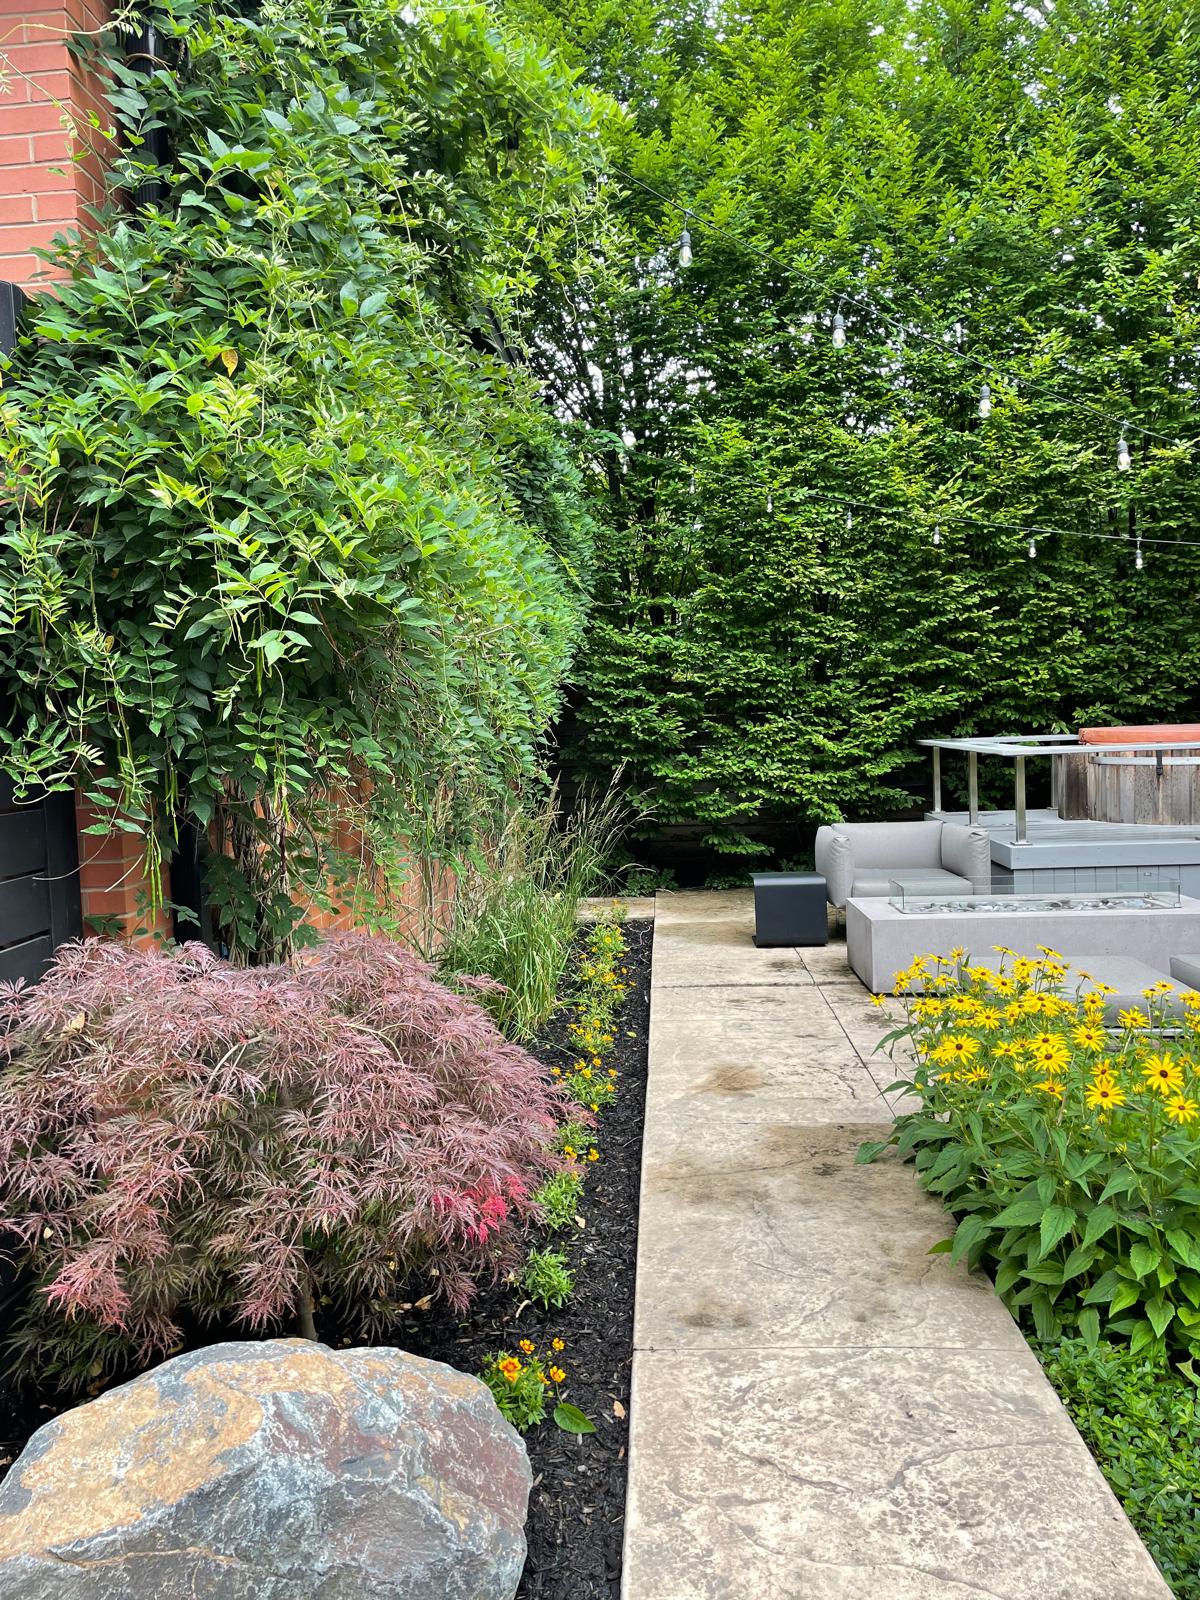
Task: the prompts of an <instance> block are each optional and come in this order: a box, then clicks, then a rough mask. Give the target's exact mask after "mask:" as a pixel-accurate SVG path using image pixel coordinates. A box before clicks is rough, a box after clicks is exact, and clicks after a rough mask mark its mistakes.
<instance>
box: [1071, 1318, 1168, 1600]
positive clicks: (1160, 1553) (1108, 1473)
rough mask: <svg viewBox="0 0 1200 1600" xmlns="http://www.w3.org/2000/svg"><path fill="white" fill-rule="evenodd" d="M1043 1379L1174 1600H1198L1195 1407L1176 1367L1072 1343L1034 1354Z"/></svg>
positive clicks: (1110, 1348)
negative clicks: (1042, 1368) (1060, 1401)
mask: <svg viewBox="0 0 1200 1600" xmlns="http://www.w3.org/2000/svg"><path fill="white" fill-rule="evenodd" d="M1040 1354H1041V1358H1042V1362H1043V1365H1044V1366H1045V1369H1046V1376H1047V1377H1048V1378H1049V1379H1050V1381H1051V1383H1053V1385H1054V1387H1055V1388H1056V1389H1057V1390H1058V1392H1059V1394H1060V1395H1061V1396H1062V1398H1063V1402H1064V1403H1065V1405H1066V1407H1067V1410H1068V1411H1069V1412H1070V1413H1071V1418H1072V1421H1073V1422H1074V1423H1075V1426H1076V1427H1077V1428H1078V1429H1079V1431H1080V1433H1081V1434H1082V1435H1083V1437H1084V1439H1085V1440H1086V1441H1087V1444H1088V1448H1089V1449H1090V1450H1091V1452H1092V1454H1093V1455H1094V1456H1095V1458H1096V1460H1097V1462H1098V1463H1099V1465H1100V1468H1101V1470H1102V1471H1103V1473H1104V1476H1105V1477H1106V1478H1107V1479H1108V1481H1109V1483H1110V1484H1111V1485H1112V1487H1113V1490H1114V1491H1115V1493H1116V1495H1117V1497H1118V1499H1119V1500H1120V1501H1121V1504H1122V1505H1123V1506H1124V1507H1125V1510H1126V1512H1127V1513H1128V1515H1129V1519H1130V1521H1131V1522H1132V1523H1133V1525H1134V1527H1135V1528H1136V1529H1137V1531H1138V1533H1139V1534H1141V1536H1142V1538H1143V1540H1144V1541H1145V1543H1146V1546H1147V1548H1148V1549H1149V1551H1150V1554H1151V1555H1152V1556H1153V1557H1154V1559H1155V1561H1156V1562H1157V1564H1158V1566H1159V1569H1160V1570H1161V1572H1162V1574H1163V1576H1164V1577H1165V1578H1166V1580H1167V1582H1168V1583H1169V1584H1170V1585H1171V1588H1172V1589H1173V1590H1174V1591H1175V1594H1176V1595H1177V1596H1178V1597H1179V1600H1200V1463H1198V1460H1197V1455H1196V1439H1197V1430H1198V1429H1200V1409H1198V1407H1197V1394H1196V1379H1195V1377H1194V1375H1192V1372H1191V1368H1190V1367H1188V1368H1187V1369H1185V1370H1182V1371H1181V1370H1180V1369H1178V1368H1172V1367H1169V1366H1166V1365H1164V1364H1163V1363H1162V1362H1161V1361H1156V1360H1151V1359H1148V1358H1147V1357H1146V1356H1145V1355H1141V1356H1135V1355H1132V1354H1131V1353H1130V1352H1129V1350H1128V1349H1124V1348H1115V1347H1113V1346H1112V1345H1109V1344H1101V1345H1099V1346H1098V1347H1096V1348H1095V1349H1090V1350H1089V1349H1088V1348H1087V1346H1086V1345H1084V1344H1083V1343H1082V1341H1080V1340H1078V1339H1068V1340H1064V1341H1063V1342H1062V1343H1061V1344H1058V1345H1055V1346H1051V1347H1049V1348H1047V1349H1044V1350H1042V1351H1041V1352H1040Z"/></svg>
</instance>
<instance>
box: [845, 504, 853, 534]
mask: <svg viewBox="0 0 1200 1600" xmlns="http://www.w3.org/2000/svg"><path fill="white" fill-rule="evenodd" d="M853 526H854V513H853V511H851V510H850V509H849V508H847V510H846V532H847V533H849V532H850V529H851V528H852V527H853Z"/></svg>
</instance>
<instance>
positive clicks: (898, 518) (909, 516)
mask: <svg viewBox="0 0 1200 1600" xmlns="http://www.w3.org/2000/svg"><path fill="white" fill-rule="evenodd" d="M796 492H797V493H798V494H799V495H801V496H803V498H804V499H806V500H819V501H821V502H822V503H824V504H827V505H833V506H845V507H849V508H851V509H852V510H853V511H856V512H859V513H869V514H870V515H871V516H876V517H883V518H884V519H885V520H887V521H889V522H911V521H913V520H914V519H915V513H914V512H912V511H910V510H909V509H908V508H906V507H897V506H884V505H879V504H877V503H876V502H874V501H871V500H859V499H857V498H850V497H849V496H847V495H844V494H830V493H828V492H826V491H825V490H823V489H809V488H800V489H798V490H797V491H796ZM939 516H940V518H941V526H943V527H944V526H945V525H946V524H947V523H949V524H951V525H953V526H955V527H970V528H985V529H987V530H988V531H989V532H991V533H1015V534H1019V535H1020V537H1021V538H1022V539H1028V538H1030V537H1031V536H1032V537H1034V538H1036V537H1037V535H1039V534H1040V535H1041V536H1042V537H1043V538H1046V539H1049V538H1061V539H1099V540H1101V541H1102V542H1103V543H1105V544H1121V545H1125V546H1128V544H1129V535H1128V534H1127V533H1101V532H1100V531H1099V530H1097V529H1094V528H1060V527H1058V526H1056V525H1052V524H1050V523H1038V524H1036V525H1035V526H1034V527H1032V528H1031V527H1030V526H1029V524H1028V523H1026V522H1006V521H1004V520H1002V519H1001V518H999V517H978V516H972V515H971V513H970V512H966V511H942V512H940V513H939ZM1137 538H1138V540H1139V541H1140V543H1142V544H1143V545H1146V546H1150V545H1156V546H1159V547H1161V548H1165V549H1168V550H1200V539H1160V538H1156V537H1154V536H1153V535H1150V534H1139V535H1137Z"/></svg>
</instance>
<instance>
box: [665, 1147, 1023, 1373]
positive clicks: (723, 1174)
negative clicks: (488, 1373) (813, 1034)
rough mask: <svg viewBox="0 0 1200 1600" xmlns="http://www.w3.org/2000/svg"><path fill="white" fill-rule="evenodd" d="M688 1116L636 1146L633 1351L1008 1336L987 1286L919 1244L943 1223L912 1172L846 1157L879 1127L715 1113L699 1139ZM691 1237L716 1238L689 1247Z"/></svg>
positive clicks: (886, 1159)
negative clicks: (703, 1248) (640, 1153)
mask: <svg viewBox="0 0 1200 1600" xmlns="http://www.w3.org/2000/svg"><path fill="white" fill-rule="evenodd" d="M699 1120H700V1119H699V1118H697V1117H696V1116H693V1117H692V1118H691V1119H690V1129H689V1125H688V1123H687V1122H686V1121H683V1120H681V1122H680V1124H679V1126H678V1127H673V1128H672V1129H671V1130H670V1131H669V1132H667V1131H656V1134H655V1137H654V1140H653V1142H652V1144H651V1145H650V1146H648V1148H647V1151H646V1156H645V1163H644V1167H643V1172H642V1222H641V1232H640V1238H639V1271H642V1272H644V1273H645V1274H646V1278H647V1282H648V1283H651V1284H653V1286H654V1287H653V1293H647V1294H644V1295H639V1296H638V1300H637V1312H636V1317H637V1322H636V1330H635V1343H636V1346H637V1348H638V1349H639V1350H642V1349H647V1350H653V1349H703V1348H710V1347H711V1346H712V1345H713V1344H714V1343H719V1344H720V1345H721V1347H722V1348H723V1349H728V1350H733V1349H754V1348H765V1349H772V1348H779V1349H783V1348H790V1347H792V1346H795V1345H843V1344H844V1345H866V1346H870V1345H884V1346H899V1345H908V1346H913V1347H917V1348H920V1347H923V1346H928V1345H954V1346H957V1347H959V1348H963V1349H977V1350H982V1349H986V1348H994V1349H1007V1348H1011V1342H1012V1331H1013V1330H1012V1321H1011V1318H1010V1317H1009V1314H1008V1312H1007V1311H1006V1310H1005V1308H1004V1306H1003V1304H1002V1303H1001V1302H1000V1301H999V1300H998V1299H997V1298H996V1295H995V1294H994V1292H993V1290H992V1285H991V1282H990V1281H989V1280H988V1279H987V1278H986V1277H985V1276H983V1275H982V1274H980V1273H970V1272H968V1271H967V1269H966V1267H965V1266H959V1267H951V1266H950V1265H949V1264H948V1263H947V1261H946V1258H945V1257H944V1256H942V1255H937V1256H931V1255H930V1254H929V1250H930V1248H931V1246H933V1245H935V1244H936V1243H937V1242H938V1240H939V1239H944V1238H945V1237H946V1235H947V1233H949V1232H951V1231H953V1230H952V1226H951V1225H950V1224H949V1223H948V1219H947V1217H946V1213H945V1212H944V1211H943V1209H942V1207H941V1206H940V1205H939V1204H938V1203H937V1201H935V1200H933V1199H932V1198H930V1197H929V1196H928V1195H925V1194H923V1193H921V1191H920V1190H917V1189H916V1185H915V1183H914V1181H913V1174H912V1168H911V1167H909V1166H906V1165H905V1164H904V1163H902V1162H901V1161H900V1160H899V1159H898V1158H897V1157H896V1156H895V1155H894V1154H893V1153H892V1152H888V1153H887V1154H886V1155H884V1156H882V1157H881V1158H880V1159H879V1160H878V1161H877V1162H874V1163H873V1164H872V1165H870V1166H856V1165H855V1156H856V1154H857V1151H858V1148H859V1145H860V1144H861V1143H862V1142H863V1140H864V1139H877V1138H879V1136H880V1129H879V1126H878V1124H871V1123H866V1124H860V1125H857V1126H845V1125H839V1124H833V1125H830V1126H827V1127H823V1128H815V1129H814V1128H812V1127H807V1128H806V1127H803V1126H796V1125H795V1124H794V1123H793V1122H762V1123H740V1124H738V1125H737V1126H731V1125H730V1124H729V1122H728V1120H727V1119H723V1120H722V1126H721V1132H720V1135H719V1136H718V1135H706V1134H704V1133H703V1131H702V1133H701V1136H700V1137H699V1138H698V1137H697V1136H696V1128H697V1123H698V1121H699ZM914 1190H916V1192H915V1193H914ZM694 1239H707V1240H709V1241H714V1247H713V1248H710V1249H709V1250H708V1251H707V1252H705V1253H704V1255H703V1256H702V1257H700V1256H698V1254H697V1252H695V1251H694V1250H692V1249H691V1248H690V1246H691V1242H692V1241H693V1240H694ZM715 1241H719V1247H717V1246H716V1244H715ZM848 1262H853V1264H854V1265H853V1271H848V1270H847V1263H848Z"/></svg>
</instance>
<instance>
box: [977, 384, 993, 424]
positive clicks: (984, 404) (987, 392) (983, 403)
mask: <svg viewBox="0 0 1200 1600" xmlns="http://www.w3.org/2000/svg"><path fill="white" fill-rule="evenodd" d="M991 414H992V390H991V385H990V384H987V383H985V384H984V385H983V387H982V388H981V389H980V391H979V415H980V416H981V417H982V418H983V419H984V420H985V421H986V420H987V418H988V417H990V416H991Z"/></svg>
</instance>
